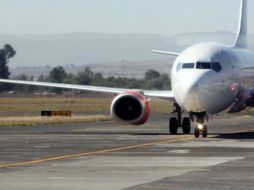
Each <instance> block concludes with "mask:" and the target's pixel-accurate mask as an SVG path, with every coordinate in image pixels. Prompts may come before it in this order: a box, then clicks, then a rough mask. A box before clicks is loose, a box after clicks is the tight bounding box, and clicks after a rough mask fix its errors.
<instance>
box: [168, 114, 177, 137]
mask: <svg viewBox="0 0 254 190" xmlns="http://www.w3.org/2000/svg"><path fill="white" fill-rule="evenodd" d="M177 129H178V122H177V119H176V118H175V117H172V118H170V121H169V132H170V134H171V135H175V134H177Z"/></svg>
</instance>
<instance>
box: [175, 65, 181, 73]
mask: <svg viewBox="0 0 254 190" xmlns="http://www.w3.org/2000/svg"><path fill="white" fill-rule="evenodd" d="M181 67H182V63H178V65H177V67H176V71H177V72H178V71H180V69H181Z"/></svg>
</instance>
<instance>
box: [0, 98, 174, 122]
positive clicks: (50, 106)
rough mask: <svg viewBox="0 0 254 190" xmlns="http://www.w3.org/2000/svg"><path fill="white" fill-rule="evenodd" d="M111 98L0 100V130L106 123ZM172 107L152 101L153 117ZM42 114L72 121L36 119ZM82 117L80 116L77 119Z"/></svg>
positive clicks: (164, 102)
mask: <svg viewBox="0 0 254 190" xmlns="http://www.w3.org/2000/svg"><path fill="white" fill-rule="evenodd" d="M112 99H113V98H0V126H27V125H41V124H61V123H82V122H90V121H104V120H109V119H110V117H109V116H108V113H109V109H110V104H111V101H112ZM170 105H172V103H170V102H168V101H164V100H159V99H152V101H151V108H152V112H154V113H158V112H159V113H165V112H169V111H170V110H171V106H170ZM41 110H54V111H57V110H69V111H72V113H73V115H74V116H72V117H70V118H68V117H52V118H45V117H39V115H40V112H41ZM77 115H82V116H77Z"/></svg>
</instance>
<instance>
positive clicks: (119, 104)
mask: <svg viewBox="0 0 254 190" xmlns="http://www.w3.org/2000/svg"><path fill="white" fill-rule="evenodd" d="M150 111H151V108H150V103H149V100H148V99H147V98H146V97H145V96H144V95H143V94H142V93H140V92H138V91H128V92H124V93H122V94H119V95H118V96H116V97H115V98H114V100H113V101H112V104H111V110H110V113H111V116H112V118H113V119H114V120H116V121H118V122H124V123H128V124H132V125H142V124H144V123H146V121H147V120H148V118H149V116H150Z"/></svg>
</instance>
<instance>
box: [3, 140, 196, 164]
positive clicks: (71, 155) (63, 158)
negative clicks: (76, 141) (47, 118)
mask: <svg viewBox="0 0 254 190" xmlns="http://www.w3.org/2000/svg"><path fill="white" fill-rule="evenodd" d="M193 139H194V137H184V138H177V139H174V140H165V141H157V142H151V143H144V144H138V145H131V146H125V147H119V148H110V149H104V150H98V151H93V152H85V153H78V154H67V155H63V156H55V157H49V158H42V159H38V160H31V161H24V162H16V163H9V164H2V165H0V168H1V169H3V168H10V167H21V166H27V165H34V164H40V163H45V162H50V161H58V160H65V159H69V158H76V157H82V156H95V155H98V154H103V153H113V152H117V151H123V150H131V149H137V148H143V147H147V146H152V145H158V144H166V143H174V142H179V141H180V142H181V141H189V140H193Z"/></svg>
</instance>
